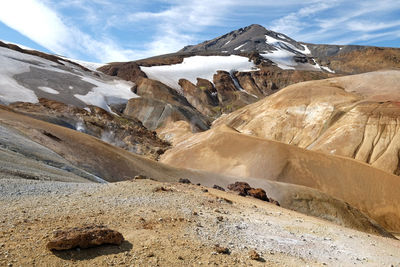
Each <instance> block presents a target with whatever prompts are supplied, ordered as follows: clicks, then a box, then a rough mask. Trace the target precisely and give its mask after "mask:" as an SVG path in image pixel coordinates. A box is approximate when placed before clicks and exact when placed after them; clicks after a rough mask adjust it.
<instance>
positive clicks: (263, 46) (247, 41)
mask: <svg viewBox="0 0 400 267" xmlns="http://www.w3.org/2000/svg"><path fill="white" fill-rule="evenodd" d="M279 43H281V44H279ZM277 46H278V49H282V47H281V46H283V47H284V49H286V50H290V51H291V52H293V53H295V54H301V52H302V51H305V48H304V47H303V46H302V45H301V44H299V43H298V42H296V41H295V40H293V39H291V38H290V37H288V36H286V35H284V34H282V33H277V32H274V31H270V30H268V29H266V28H265V27H263V26H262V25H259V24H251V25H249V26H247V27H244V28H240V29H237V30H235V31H232V32H230V33H227V34H225V35H222V36H220V37H217V38H215V39H212V40H209V41H205V42H202V43H200V44H198V45H190V46H186V47H184V48H183V49H182V50H180V52H205V51H209V52H221V53H228V54H239V53H241V52H261V53H265V52H271V51H276V50H277Z"/></svg>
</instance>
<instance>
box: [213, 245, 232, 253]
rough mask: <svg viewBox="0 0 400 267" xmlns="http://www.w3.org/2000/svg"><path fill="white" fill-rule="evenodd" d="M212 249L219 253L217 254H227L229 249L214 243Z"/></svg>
mask: <svg viewBox="0 0 400 267" xmlns="http://www.w3.org/2000/svg"><path fill="white" fill-rule="evenodd" d="M214 249H215V251H216V252H217V253H219V254H229V253H230V251H229V249H228V248H225V247H221V246H220V245H218V244H217V245H215V247H214Z"/></svg>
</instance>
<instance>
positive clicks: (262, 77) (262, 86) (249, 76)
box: [234, 66, 331, 98]
mask: <svg viewBox="0 0 400 267" xmlns="http://www.w3.org/2000/svg"><path fill="white" fill-rule="evenodd" d="M234 76H235V77H236V79H237V81H238V83H239V84H240V86H241V87H242V88H243V89H244V90H245V91H247V92H248V93H249V94H252V95H255V96H257V97H259V98H263V97H265V96H268V95H271V94H273V93H275V92H277V91H278V90H279V89H282V88H284V87H286V86H289V85H291V84H295V83H299V82H303V81H308V80H320V79H325V78H328V77H329V76H331V74H328V73H326V72H317V71H300V70H281V69H279V68H278V67H275V66H267V67H261V68H260V70H258V71H252V72H236V73H234Z"/></svg>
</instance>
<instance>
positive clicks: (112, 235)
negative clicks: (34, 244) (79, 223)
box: [47, 225, 124, 250]
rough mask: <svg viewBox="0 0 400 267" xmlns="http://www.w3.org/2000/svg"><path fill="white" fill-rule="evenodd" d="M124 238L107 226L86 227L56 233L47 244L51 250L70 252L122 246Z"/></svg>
mask: <svg viewBox="0 0 400 267" xmlns="http://www.w3.org/2000/svg"><path fill="white" fill-rule="evenodd" d="M122 241H124V237H123V236H122V234H121V233H119V232H117V231H115V230H111V229H109V228H107V227H105V226H97V225H92V226H86V227H82V228H79V227H77V228H72V229H68V230H61V231H56V232H55V233H54V236H53V239H52V240H50V241H49V242H48V243H47V248H48V249H49V250H68V249H72V248H90V247H96V246H100V245H103V244H110V245H121V243H122Z"/></svg>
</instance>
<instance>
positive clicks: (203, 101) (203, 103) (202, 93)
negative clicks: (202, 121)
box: [179, 78, 219, 116]
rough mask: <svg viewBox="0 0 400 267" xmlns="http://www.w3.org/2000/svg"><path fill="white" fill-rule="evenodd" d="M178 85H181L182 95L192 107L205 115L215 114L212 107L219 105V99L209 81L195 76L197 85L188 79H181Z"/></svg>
mask: <svg viewBox="0 0 400 267" xmlns="http://www.w3.org/2000/svg"><path fill="white" fill-rule="evenodd" d="M179 85H180V86H181V87H182V90H183V95H184V96H185V97H186V99H187V101H188V102H189V103H190V104H191V105H192V106H193V107H195V108H196V109H197V110H198V111H200V112H201V113H202V114H204V115H206V116H215V115H216V113H217V112H216V110H215V109H214V108H215V107H216V106H218V105H219V100H218V97H217V90H216V89H215V88H214V85H213V84H212V83H211V82H210V81H208V80H205V79H201V78H197V85H194V84H193V83H191V82H190V81H188V80H185V79H181V80H179Z"/></svg>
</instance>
